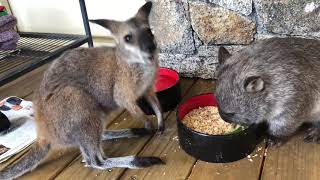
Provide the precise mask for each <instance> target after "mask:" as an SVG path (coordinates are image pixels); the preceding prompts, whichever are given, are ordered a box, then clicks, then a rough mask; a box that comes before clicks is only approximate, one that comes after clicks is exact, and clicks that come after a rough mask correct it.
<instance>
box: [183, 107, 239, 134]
mask: <svg viewBox="0 0 320 180" xmlns="http://www.w3.org/2000/svg"><path fill="white" fill-rule="evenodd" d="M182 122H183V124H185V125H186V126H187V127H189V128H191V129H193V130H195V131H198V132H201V133H206V134H211V135H222V134H230V133H232V132H235V131H237V130H238V129H240V130H242V129H243V127H242V126H239V125H235V124H230V123H227V122H225V121H224V120H222V119H221V117H220V115H219V112H218V108H217V107H215V106H206V107H200V108H198V109H194V110H192V111H190V112H189V113H188V114H187V115H186V116H185V117H184V118H183V120H182Z"/></svg>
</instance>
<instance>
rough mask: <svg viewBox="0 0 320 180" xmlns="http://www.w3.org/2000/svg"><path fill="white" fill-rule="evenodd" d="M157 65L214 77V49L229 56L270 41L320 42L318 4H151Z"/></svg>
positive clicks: (159, 0) (285, 0) (288, 0)
mask: <svg viewBox="0 0 320 180" xmlns="http://www.w3.org/2000/svg"><path fill="white" fill-rule="evenodd" d="M152 1H153V9H152V12H151V15H150V22H151V26H152V30H153V31H154V34H155V37H156V40H157V43H158V46H159V48H160V55H159V59H160V63H161V66H165V67H169V68H173V69H175V70H177V71H178V72H179V73H181V74H182V75H183V76H186V77H202V78H206V79H208V78H214V73H215V69H216V66H217V62H218V60H217V51H218V48H219V46H220V45H223V46H225V47H227V49H229V50H230V51H231V52H232V51H237V50H239V49H241V48H242V47H244V46H246V45H249V44H251V43H253V42H254V41H257V40H259V39H263V38H270V37H274V36H302V37H306V38H320V0H152Z"/></svg>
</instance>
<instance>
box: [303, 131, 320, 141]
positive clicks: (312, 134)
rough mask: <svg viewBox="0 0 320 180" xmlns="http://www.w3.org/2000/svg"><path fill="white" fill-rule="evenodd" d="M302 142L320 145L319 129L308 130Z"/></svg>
mask: <svg viewBox="0 0 320 180" xmlns="http://www.w3.org/2000/svg"><path fill="white" fill-rule="evenodd" d="M304 141H305V142H308V143H320V129H319V128H310V129H308V134H307V135H306V136H305V137H304Z"/></svg>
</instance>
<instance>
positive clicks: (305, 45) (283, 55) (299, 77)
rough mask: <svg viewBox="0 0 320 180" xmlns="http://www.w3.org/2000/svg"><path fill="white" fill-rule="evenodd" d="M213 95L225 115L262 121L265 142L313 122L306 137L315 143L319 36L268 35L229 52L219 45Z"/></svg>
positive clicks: (319, 118)
mask: <svg viewBox="0 0 320 180" xmlns="http://www.w3.org/2000/svg"><path fill="white" fill-rule="evenodd" d="M218 57H219V58H218V59H219V63H220V65H219V68H218V72H217V77H218V81H217V84H216V85H217V86H216V98H217V101H218V104H219V108H218V109H219V113H220V115H221V116H222V118H223V119H224V120H226V121H230V122H234V123H238V124H244V125H252V124H260V123H263V124H267V125H268V126H267V133H268V134H269V135H270V141H269V143H270V145H281V144H282V143H284V142H285V141H286V140H287V139H288V138H289V137H290V136H292V135H293V134H294V133H295V132H296V131H297V130H298V128H299V127H300V126H301V125H302V124H304V123H308V124H311V125H312V126H311V127H310V129H309V130H308V134H307V135H306V137H305V141H307V142H317V143H320V41H319V40H315V39H303V38H293V37H291V38H271V39H267V40H262V41H258V42H257V43H255V44H253V45H251V46H249V47H246V48H244V49H242V50H240V51H238V52H236V53H234V54H233V55H231V54H229V52H228V51H227V50H226V49H225V48H223V47H222V48H220V50H219V54H218Z"/></svg>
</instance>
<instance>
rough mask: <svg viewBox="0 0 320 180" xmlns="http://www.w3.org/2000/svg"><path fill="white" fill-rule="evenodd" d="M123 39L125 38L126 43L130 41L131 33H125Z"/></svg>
mask: <svg viewBox="0 0 320 180" xmlns="http://www.w3.org/2000/svg"><path fill="white" fill-rule="evenodd" d="M124 40H125V41H126V42H127V43H129V42H131V41H132V35H131V34H128V35H126V36H125V37H124Z"/></svg>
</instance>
